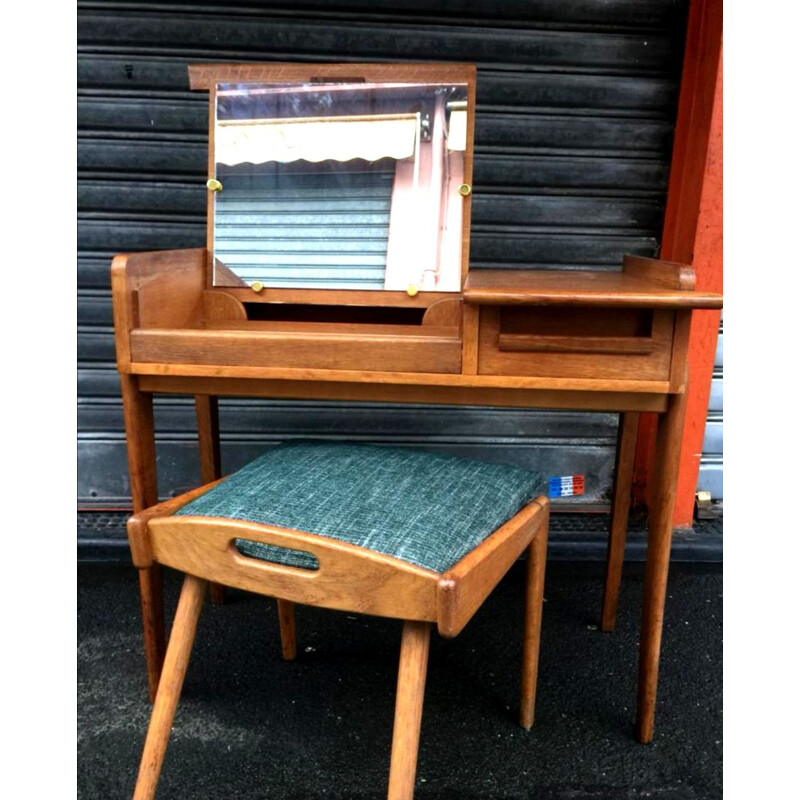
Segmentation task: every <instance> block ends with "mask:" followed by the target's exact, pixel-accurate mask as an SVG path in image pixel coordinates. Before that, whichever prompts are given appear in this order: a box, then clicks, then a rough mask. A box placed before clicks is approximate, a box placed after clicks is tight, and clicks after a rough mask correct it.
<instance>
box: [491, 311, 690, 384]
mask: <svg viewBox="0 0 800 800" xmlns="http://www.w3.org/2000/svg"><path fill="white" fill-rule="evenodd" d="M674 325H675V312H674V311H672V310H669V309H666V310H657V309H655V310H654V309H646V308H645V309H642V308H579V307H574V306H553V305H547V306H532V305H509V306H482V307H481V309H480V322H479V333H478V374H481V375H520V376H535V377H553V378H606V379H611V380H614V379H620V380H622V379H625V380H668V379H669V372H670V358H671V354H672V334H673V328H674Z"/></svg>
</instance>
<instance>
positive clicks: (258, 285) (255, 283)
mask: <svg viewBox="0 0 800 800" xmlns="http://www.w3.org/2000/svg"><path fill="white" fill-rule="evenodd" d="M250 288H251V289H252V290H253V291H254V292H256V293H258V292H260V291H261V290H262V289H263V288H264V284H263V283H261V281H253V282H252V283H251V284H250Z"/></svg>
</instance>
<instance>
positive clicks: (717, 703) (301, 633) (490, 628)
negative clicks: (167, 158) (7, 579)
mask: <svg viewBox="0 0 800 800" xmlns="http://www.w3.org/2000/svg"><path fill="white" fill-rule="evenodd" d="M523 579H524V565H523V564H521V563H518V564H516V565H515V566H514V567H513V568H512V569H511V571H510V572H509V574H508V575H507V576H506V577H505V578H504V580H503V581H502V582H501V584H500V585H499V586H498V587H497V589H496V590H495V591H494V593H493V594H492V595H491V596H490V597H489V599H488V600H487V601H486V603H485V604H484V605H483V607H482V608H481V609H480V610H479V612H478V613H477V614H476V616H475V617H474V618H473V620H472V621H471V622H470V623H469V625H468V626H467V627H466V629H465V630H464V631H463V632H462V633H461V634H460V635H459V636H458V637H457V638H455V639H453V640H450V641H446V640H443V639H441V638H439V637H438V635H436V634H435V633H434V635H433V638H432V643H431V653H430V660H429V666H428V680H427V686H426V693H425V704H424V710H423V721H422V738H421V745H420V754H419V762H418V768H417V784H416V794H415V797H416V798H417V800H426V799H427V800H434V798H435V799H436V800H450V799H451V798H452V799H455V798H465V800H468V799H469V798H536V800H580V799H582V798H591V799H592V800H600V799H602V800H605V799H606V798H607V799H608V800H633V799H634V798H636V799H637V800H638V798H652V799H653V800H699V799H700V798H702V800H712V799H713V798H721V797H722V570H721V566H720V565H719V564H716V565H715V564H700V565H698V564H694V565H693V564H680V563H678V564H673V566H672V569H671V572H670V580H669V587H668V599H667V606H666V618H665V626H664V639H663V646H662V656H661V674H660V682H659V695H658V707H657V713H656V734H655V739H654V741H653V743H652V744H649V745H641V744H639V743H637V742H636V741H635V739H634V729H633V721H634V713H635V704H636V672H637V640H638V628H639V618H640V603H641V590H642V569H641V565H639V564H632V565H629V566H628V568H627V569H626V574H625V579H624V581H623V588H622V595H621V599H620V612H619V618H618V625H617V630H616V631H615V632H614V633H612V634H605V633H602V632H600V631H599V630H598V629H597V622H598V616H599V608H600V599H601V587H602V565H601V564H599V563H569V562H554V563H549V564H548V575H547V584H546V590H545V598H546V602H545V609H544V621H543V630H542V645H541V660H540V673H539V691H538V700H537V708H536V723H535V725H534V727H533V729H532V730H531V731H530V732H528V733H526V732H525V731H524V730H522V729H521V728H520V727H518V725H517V724H516V708H517V693H518V685H519V683H518V681H519V667H520V660H521V634H522V618H523V586H524V581H523ZM180 580H181V576H179V575H178V574H177V573H174V572H171V571H167V579H166V597H165V602H166V607H167V615H168V620H171V619H172V614H173V612H174V608H175V604H176V602H177V596H178V592H179V589H180ZM297 622H298V650H299V654H298V658H297V660H296V661H295V662H293V663H288V662H284V661H283V660H282V659H281V657H280V644H279V636H278V622H277V613H276V606H275V602H274V601H273V600H272V599H270V598H265V597H259V596H256V595H251V594H246V593H244V592H237V591H232V590H229V592H228V600H227V602H226V603H225V605H222V606H211V605H209V604H207V605H206V606H205V608H204V611H203V615H202V617H201V620H200V624H199V627H198V635H197V640H196V642H195V646H194V650H193V653H192V659H191V661H190V664H189V670H188V674H187V677H186V682H185V684H184V689H183V695H182V697H181V702H180V704H179V706H178V712H177V715H176V719H175V725H174V728H173V731H172V737H171V740H170V744H169V747H168V749H167V755H166V760H165V764H164V769H163V771H162V774H161V780H160V783H159V787H158V794H157V797H158V798H159V800H167V798H180V799H181V800H189V799H190V798H204V799H206V800H209V799H212V798H213V799H216V798H220V799H222V798H226V799H227V798H230V799H231V800H234V799H235V800H245V799H246V800H251V799H252V800H255V798H259V800H260V799H262V798H270V800H272V799H273V798H274V799H275V800H300V799H301V798H308V799H309V800H312V799H313V798H330V799H331V800H339V799H341V800H344V799H345V798H347V799H348V800H350V799H352V800H368V799H369V800H372V798H376V799H377V798H383V797H385V795H386V787H387V778H388V769H389V754H390V747H391V732H392V717H393V710H394V708H393V704H394V693H395V686H396V670H397V658H398V653H399V644H400V628H401V623H400V622H398V621H396V620H387V619H380V618H375V617H366V616H360V615H356V614H347V613H343V612H335V611H327V610H323V609H315V608H309V607H300V608H298V616H297ZM150 709H151V706H150V704H149V702H148V700H147V689H146V677H145V668H144V655H143V646H142V633H141V625H140V616H139V608H138V586H137V581H136V575H135V570H134V569H133V568H131V567H127V566H119V565H110V566H109V565H98V564H90V565H83V566H80V567H79V569H78V794H77V796H78V797H79V798H82V799H83V800H95V799H97V800H101V799H102V800H109V799H110V798H126V797H130V796H131V793H132V791H133V786H134V784H135V780H136V774H137V770H138V762H139V758H140V756H141V749H142V745H143V742H144V736H145V732H146V729H147V723H148V720H149V715H150Z"/></svg>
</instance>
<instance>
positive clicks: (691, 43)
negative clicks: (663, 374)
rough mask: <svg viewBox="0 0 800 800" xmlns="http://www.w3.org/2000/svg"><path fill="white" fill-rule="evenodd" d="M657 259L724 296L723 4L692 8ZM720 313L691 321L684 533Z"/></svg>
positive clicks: (640, 448) (638, 474) (644, 466)
mask: <svg viewBox="0 0 800 800" xmlns="http://www.w3.org/2000/svg"><path fill="white" fill-rule="evenodd" d="M660 257H661V258H664V259H667V260H668V261H681V262H684V263H690V264H692V265H693V266H694V269H695V273H696V275H697V289H700V290H705V291H714V292H722V0H691V4H690V6H689V20H688V25H687V31H686V49H685V51H684V59H683V74H682V76H681V90H680V97H679V100H678V118H677V122H676V126H675V142H674V145H673V151H672V166H671V168H670V177H669V187H668V191H667V206H666V210H665V215H664V229H663V232H662V236H661V249H660ZM718 329H719V312H718V311H697V312H695V313H694V314H693V318H692V327H691V333H690V337H689V389H688V392H689V393H688V398H687V400H688V402H687V411H686V426H685V430H684V434H683V443H682V446H681V462H680V471H679V474H678V486H677V495H676V502H675V526H676V527H690V526H691V524H692V516H693V511H694V496H695V491H696V488H697V478H698V474H699V469H700V453H701V452H702V449H703V435H704V432H705V423H706V411H707V408H708V398H709V393H710V390H711V375H712V372H713V368H714V353H715V350H716V341H717V331H718ZM654 450H655V418H654V416H653V415H650V414H647V415H642V421H641V423H640V426H639V439H638V442H637V450H636V464H635V471H634V502H637V503H646V502H647V500H648V497H649V492H648V485H649V483H650V482H649V480H648V478H649V474H650V465H651V463H652V458H653V453H654Z"/></svg>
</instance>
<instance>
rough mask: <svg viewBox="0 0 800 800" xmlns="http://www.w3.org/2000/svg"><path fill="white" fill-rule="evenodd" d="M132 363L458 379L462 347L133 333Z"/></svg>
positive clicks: (453, 343) (428, 340)
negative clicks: (409, 374)
mask: <svg viewBox="0 0 800 800" xmlns="http://www.w3.org/2000/svg"><path fill="white" fill-rule="evenodd" d="M131 358H132V360H133V361H135V362H145V363H148V362H156V363H158V362H161V363H166V364H205V365H219V366H252V367H297V368H306V369H337V370H377V371H384V372H440V373H457V372H460V370H461V341H460V340H459V339H458V338H456V337H453V338H449V337H436V336H424V337H423V336H413V335H409V336H407V337H400V336H395V337H378V336H359V335H358V334H351V335H345V334H338V335H325V334H317V333H307V334H301V333H295V334H291V333H266V332H256V333H249V332H244V331H225V332H221V331H201V330H198V331H186V330H183V331H168V330H134V331H132V332H131Z"/></svg>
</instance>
